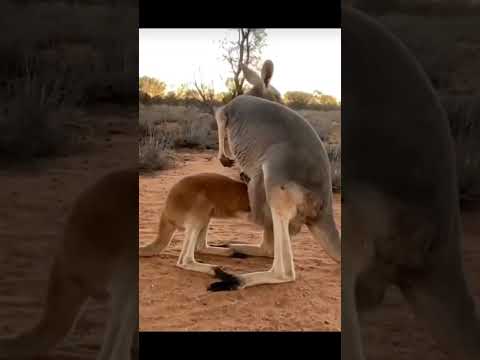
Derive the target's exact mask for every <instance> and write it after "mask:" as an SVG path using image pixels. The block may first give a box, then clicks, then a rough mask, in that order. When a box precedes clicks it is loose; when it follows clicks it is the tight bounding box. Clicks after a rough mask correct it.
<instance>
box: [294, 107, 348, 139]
mask: <svg viewBox="0 0 480 360" xmlns="http://www.w3.org/2000/svg"><path fill="white" fill-rule="evenodd" d="M298 112H299V113H300V114H301V115H302V116H303V117H304V118H305V119H307V121H308V122H309V123H310V124H311V125H312V126H313V128H314V129H315V131H316V132H317V134H318V135H319V136H320V138H321V139H322V140H323V141H324V142H327V143H340V142H341V137H340V124H341V111H340V110H332V111H317V110H299V111H298Z"/></svg>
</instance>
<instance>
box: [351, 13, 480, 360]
mask: <svg viewBox="0 0 480 360" xmlns="http://www.w3.org/2000/svg"><path fill="white" fill-rule="evenodd" d="M342 59H343V63H342V89H343V94H342V96H343V103H344V104H346V106H344V108H343V111H342V117H343V119H342V143H343V148H344V149H345V151H344V152H343V155H344V156H343V158H342V175H343V180H342V188H343V189H342V190H343V203H342V220H343V221H342V230H343V246H342V264H343V266H342V359H344V360H363V359H365V356H364V354H363V349H362V345H361V335H360V326H359V323H358V315H357V312H358V311H363V310H366V309H369V308H373V307H375V306H377V305H379V304H380V303H381V301H382V299H383V294H384V292H385V289H386V287H387V286H389V285H396V286H398V287H399V288H400V289H401V291H402V292H403V294H404V295H405V297H406V299H407V300H408V302H409V303H410V305H411V306H412V308H413V310H414V312H415V314H416V315H417V318H418V319H419V320H421V321H423V322H424V323H425V325H427V326H428V328H429V329H430V331H431V332H432V334H433V335H434V337H435V338H436V339H437V341H438V342H439V343H440V344H441V345H442V346H443V348H444V349H445V350H447V351H448V352H449V354H450V356H452V359H464V360H474V359H479V358H480V320H479V316H478V312H477V311H476V309H475V304H474V300H473V297H472V295H471V293H470V291H469V289H468V286H467V284H466V281H465V275H464V270H463V265H462V252H461V241H462V233H461V225H460V212H459V206H458V194H457V182H456V173H455V159H454V147H453V142H452V138H451V136H450V133H449V127H448V122H447V118H446V114H445V111H444V110H443V108H442V106H441V104H440V101H439V99H438V96H437V95H436V93H435V91H434V90H433V88H432V86H431V84H430V82H429V80H428V78H427V76H426V74H425V72H424V71H423V69H422V68H421V67H420V65H419V64H418V62H417V61H416V60H415V58H414V57H413V56H412V55H411V54H410V52H409V51H408V50H407V48H406V47H405V46H404V45H403V44H402V43H401V42H400V41H399V40H398V39H397V38H395V37H394V36H393V35H392V34H390V33H389V32H388V31H387V30H386V29H385V28H383V27H382V26H381V25H379V24H378V23H376V22H375V21H373V20H372V19H370V18H369V17H367V16H365V15H364V14H362V13H361V12H359V11H355V10H353V9H350V8H347V7H344V8H343V9H342ZM405 330H406V331H407V329H405Z"/></svg>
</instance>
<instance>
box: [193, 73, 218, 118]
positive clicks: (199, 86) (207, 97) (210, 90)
mask: <svg viewBox="0 0 480 360" xmlns="http://www.w3.org/2000/svg"><path fill="white" fill-rule="evenodd" d="M193 85H194V86H195V90H196V93H197V95H198V96H197V100H198V102H199V105H200V106H201V107H203V108H204V109H205V110H206V111H207V112H208V113H210V114H212V115H214V114H215V104H216V101H215V98H216V95H215V88H214V87H213V83H212V85H211V86H207V85H205V83H203V82H199V81H197V79H194V81H193Z"/></svg>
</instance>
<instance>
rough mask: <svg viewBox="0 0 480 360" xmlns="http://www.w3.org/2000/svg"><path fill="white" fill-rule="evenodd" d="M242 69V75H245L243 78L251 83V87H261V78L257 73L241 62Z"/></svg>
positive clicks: (262, 85) (262, 84)
mask: <svg viewBox="0 0 480 360" xmlns="http://www.w3.org/2000/svg"><path fill="white" fill-rule="evenodd" d="M241 67H242V71H243V75H244V76H245V79H247V81H248V82H249V83H250V85H252V86H253V87H261V88H262V89H263V87H264V83H263V81H262V78H261V77H260V76H258V74H257V73H256V72H255V71H253V70H252V69H250V68H249V67H248V66H247V65H245V64H242V65H241Z"/></svg>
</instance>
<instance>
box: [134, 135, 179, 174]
mask: <svg viewBox="0 0 480 360" xmlns="http://www.w3.org/2000/svg"><path fill="white" fill-rule="evenodd" d="M171 148H172V142H171V139H170V138H169V137H167V136H165V133H163V132H162V131H161V130H159V129H158V128H156V127H154V126H149V127H146V130H145V133H144V134H143V135H142V137H141V138H140V142H139V145H138V162H139V168H140V171H142V172H150V171H155V170H164V169H167V168H169V167H171V166H173V165H174V161H175V160H174V157H173V153H172V151H171Z"/></svg>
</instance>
